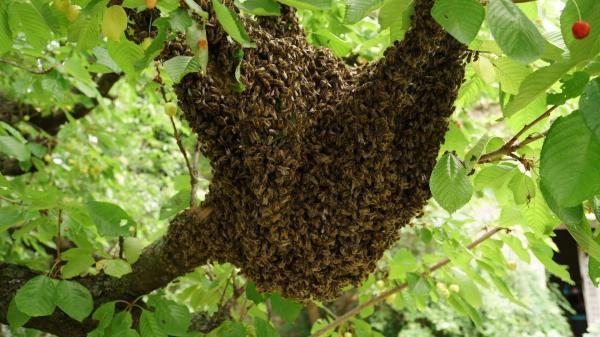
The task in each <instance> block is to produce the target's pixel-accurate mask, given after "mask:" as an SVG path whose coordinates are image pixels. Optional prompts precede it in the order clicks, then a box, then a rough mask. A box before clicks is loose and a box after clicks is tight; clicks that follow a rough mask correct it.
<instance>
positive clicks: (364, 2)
mask: <svg viewBox="0 0 600 337" xmlns="http://www.w3.org/2000/svg"><path fill="white" fill-rule="evenodd" d="M381 5H383V0H346V12H345V15H344V23H347V24H355V23H357V22H358V21H360V20H362V19H363V18H364V17H365V16H367V15H369V14H370V13H371V12H373V11H374V10H375V9H377V8H379V7H381Z"/></svg>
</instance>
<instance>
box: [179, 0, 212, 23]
mask: <svg viewBox="0 0 600 337" xmlns="http://www.w3.org/2000/svg"><path fill="white" fill-rule="evenodd" d="M184 2H185V4H186V5H188V7H189V8H190V9H191V10H192V11H193V12H194V13H196V14H198V15H199V16H200V17H201V18H203V19H208V13H207V12H206V11H205V10H203V9H202V7H200V5H198V4H197V3H196V2H195V1H194V0H184Z"/></svg>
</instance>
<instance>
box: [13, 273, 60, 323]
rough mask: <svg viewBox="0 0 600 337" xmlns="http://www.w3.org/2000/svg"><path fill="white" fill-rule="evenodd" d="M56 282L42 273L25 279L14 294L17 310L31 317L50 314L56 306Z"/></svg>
mask: <svg viewBox="0 0 600 337" xmlns="http://www.w3.org/2000/svg"><path fill="white" fill-rule="evenodd" d="M56 283H57V282H56V280H53V279H51V278H49V277H47V276H43V275H40V276H36V277H34V278H32V279H31V280H29V281H27V283H25V284H24V285H23V286H22V287H21V288H19V290H17V294H16V295H15V303H16V304H17V308H18V309H19V311H21V312H22V313H24V314H27V315H29V316H31V317H39V316H48V315H51V314H52V313H53V312H54V309H55V307H56Z"/></svg>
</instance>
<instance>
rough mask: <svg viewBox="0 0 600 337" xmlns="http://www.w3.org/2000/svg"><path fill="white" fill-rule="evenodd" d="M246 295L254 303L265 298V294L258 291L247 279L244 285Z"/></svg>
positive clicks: (260, 301)
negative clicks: (246, 283)
mask: <svg viewBox="0 0 600 337" xmlns="http://www.w3.org/2000/svg"><path fill="white" fill-rule="evenodd" d="M246 297H248V299H249V300H251V301H252V302H254V303H256V304H259V303H262V302H264V301H265V299H266V298H265V296H263V295H262V294H261V293H260V292H258V290H257V289H256V286H255V285H254V283H253V282H252V281H248V285H246Z"/></svg>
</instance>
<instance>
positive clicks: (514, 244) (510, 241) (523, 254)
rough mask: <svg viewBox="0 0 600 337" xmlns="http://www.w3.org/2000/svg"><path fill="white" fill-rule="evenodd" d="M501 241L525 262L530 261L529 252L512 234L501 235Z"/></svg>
mask: <svg viewBox="0 0 600 337" xmlns="http://www.w3.org/2000/svg"><path fill="white" fill-rule="evenodd" d="M502 241H503V242H504V243H506V244H507V245H508V246H509V247H510V248H511V249H512V251H513V252H515V254H517V256H518V257H519V258H520V259H521V260H523V261H524V262H525V263H529V262H530V261H531V256H530V255H529V252H528V251H527V250H526V249H525V248H524V247H523V245H522V244H521V240H519V238H517V237H516V236H514V235H503V236H502Z"/></svg>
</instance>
